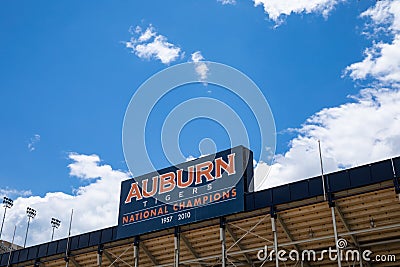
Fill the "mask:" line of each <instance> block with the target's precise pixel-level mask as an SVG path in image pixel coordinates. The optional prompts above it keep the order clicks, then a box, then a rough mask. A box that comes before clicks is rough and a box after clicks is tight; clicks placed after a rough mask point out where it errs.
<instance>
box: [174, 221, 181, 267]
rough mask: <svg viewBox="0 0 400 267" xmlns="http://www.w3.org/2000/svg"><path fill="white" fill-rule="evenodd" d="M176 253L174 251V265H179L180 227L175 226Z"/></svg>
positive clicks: (176, 266) (175, 266)
mask: <svg viewBox="0 0 400 267" xmlns="http://www.w3.org/2000/svg"><path fill="white" fill-rule="evenodd" d="M174 244H175V253H174V255H175V256H174V267H179V253H180V228H179V226H177V227H175V235H174Z"/></svg>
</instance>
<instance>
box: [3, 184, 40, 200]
mask: <svg viewBox="0 0 400 267" xmlns="http://www.w3.org/2000/svg"><path fill="white" fill-rule="evenodd" d="M30 195H32V191H31V190H16V189H11V188H8V187H6V188H0V196H6V197H9V198H15V197H20V196H21V197H27V196H30Z"/></svg>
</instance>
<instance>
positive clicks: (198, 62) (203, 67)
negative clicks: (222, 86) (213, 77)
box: [192, 51, 209, 81]
mask: <svg viewBox="0 0 400 267" xmlns="http://www.w3.org/2000/svg"><path fill="white" fill-rule="evenodd" d="M203 60H204V57H203V55H202V54H201V52H200V51H196V52H194V53H193V54H192V61H193V62H194V63H195V70H196V73H197V74H198V75H199V78H200V80H201V81H206V80H207V75H208V72H209V69H208V66H207V64H206V63H205V62H203Z"/></svg>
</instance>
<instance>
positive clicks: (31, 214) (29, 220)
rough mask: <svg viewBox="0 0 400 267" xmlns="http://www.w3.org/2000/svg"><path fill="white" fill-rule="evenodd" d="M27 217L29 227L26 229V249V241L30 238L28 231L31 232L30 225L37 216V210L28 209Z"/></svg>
mask: <svg viewBox="0 0 400 267" xmlns="http://www.w3.org/2000/svg"><path fill="white" fill-rule="evenodd" d="M26 216H28V226H27V227H26V233H25V241H24V248H25V246H26V239H27V237H28V231H29V223H30V222H31V219H33V218H35V216H36V210H34V209H32V208H30V207H27V208H26Z"/></svg>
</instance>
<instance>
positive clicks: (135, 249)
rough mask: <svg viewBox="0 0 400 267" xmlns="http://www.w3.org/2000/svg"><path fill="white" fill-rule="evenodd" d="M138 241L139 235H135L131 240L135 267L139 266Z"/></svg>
mask: <svg viewBox="0 0 400 267" xmlns="http://www.w3.org/2000/svg"><path fill="white" fill-rule="evenodd" d="M139 243H140V237H139V236H135V240H134V241H133V261H134V266H135V267H139Z"/></svg>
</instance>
